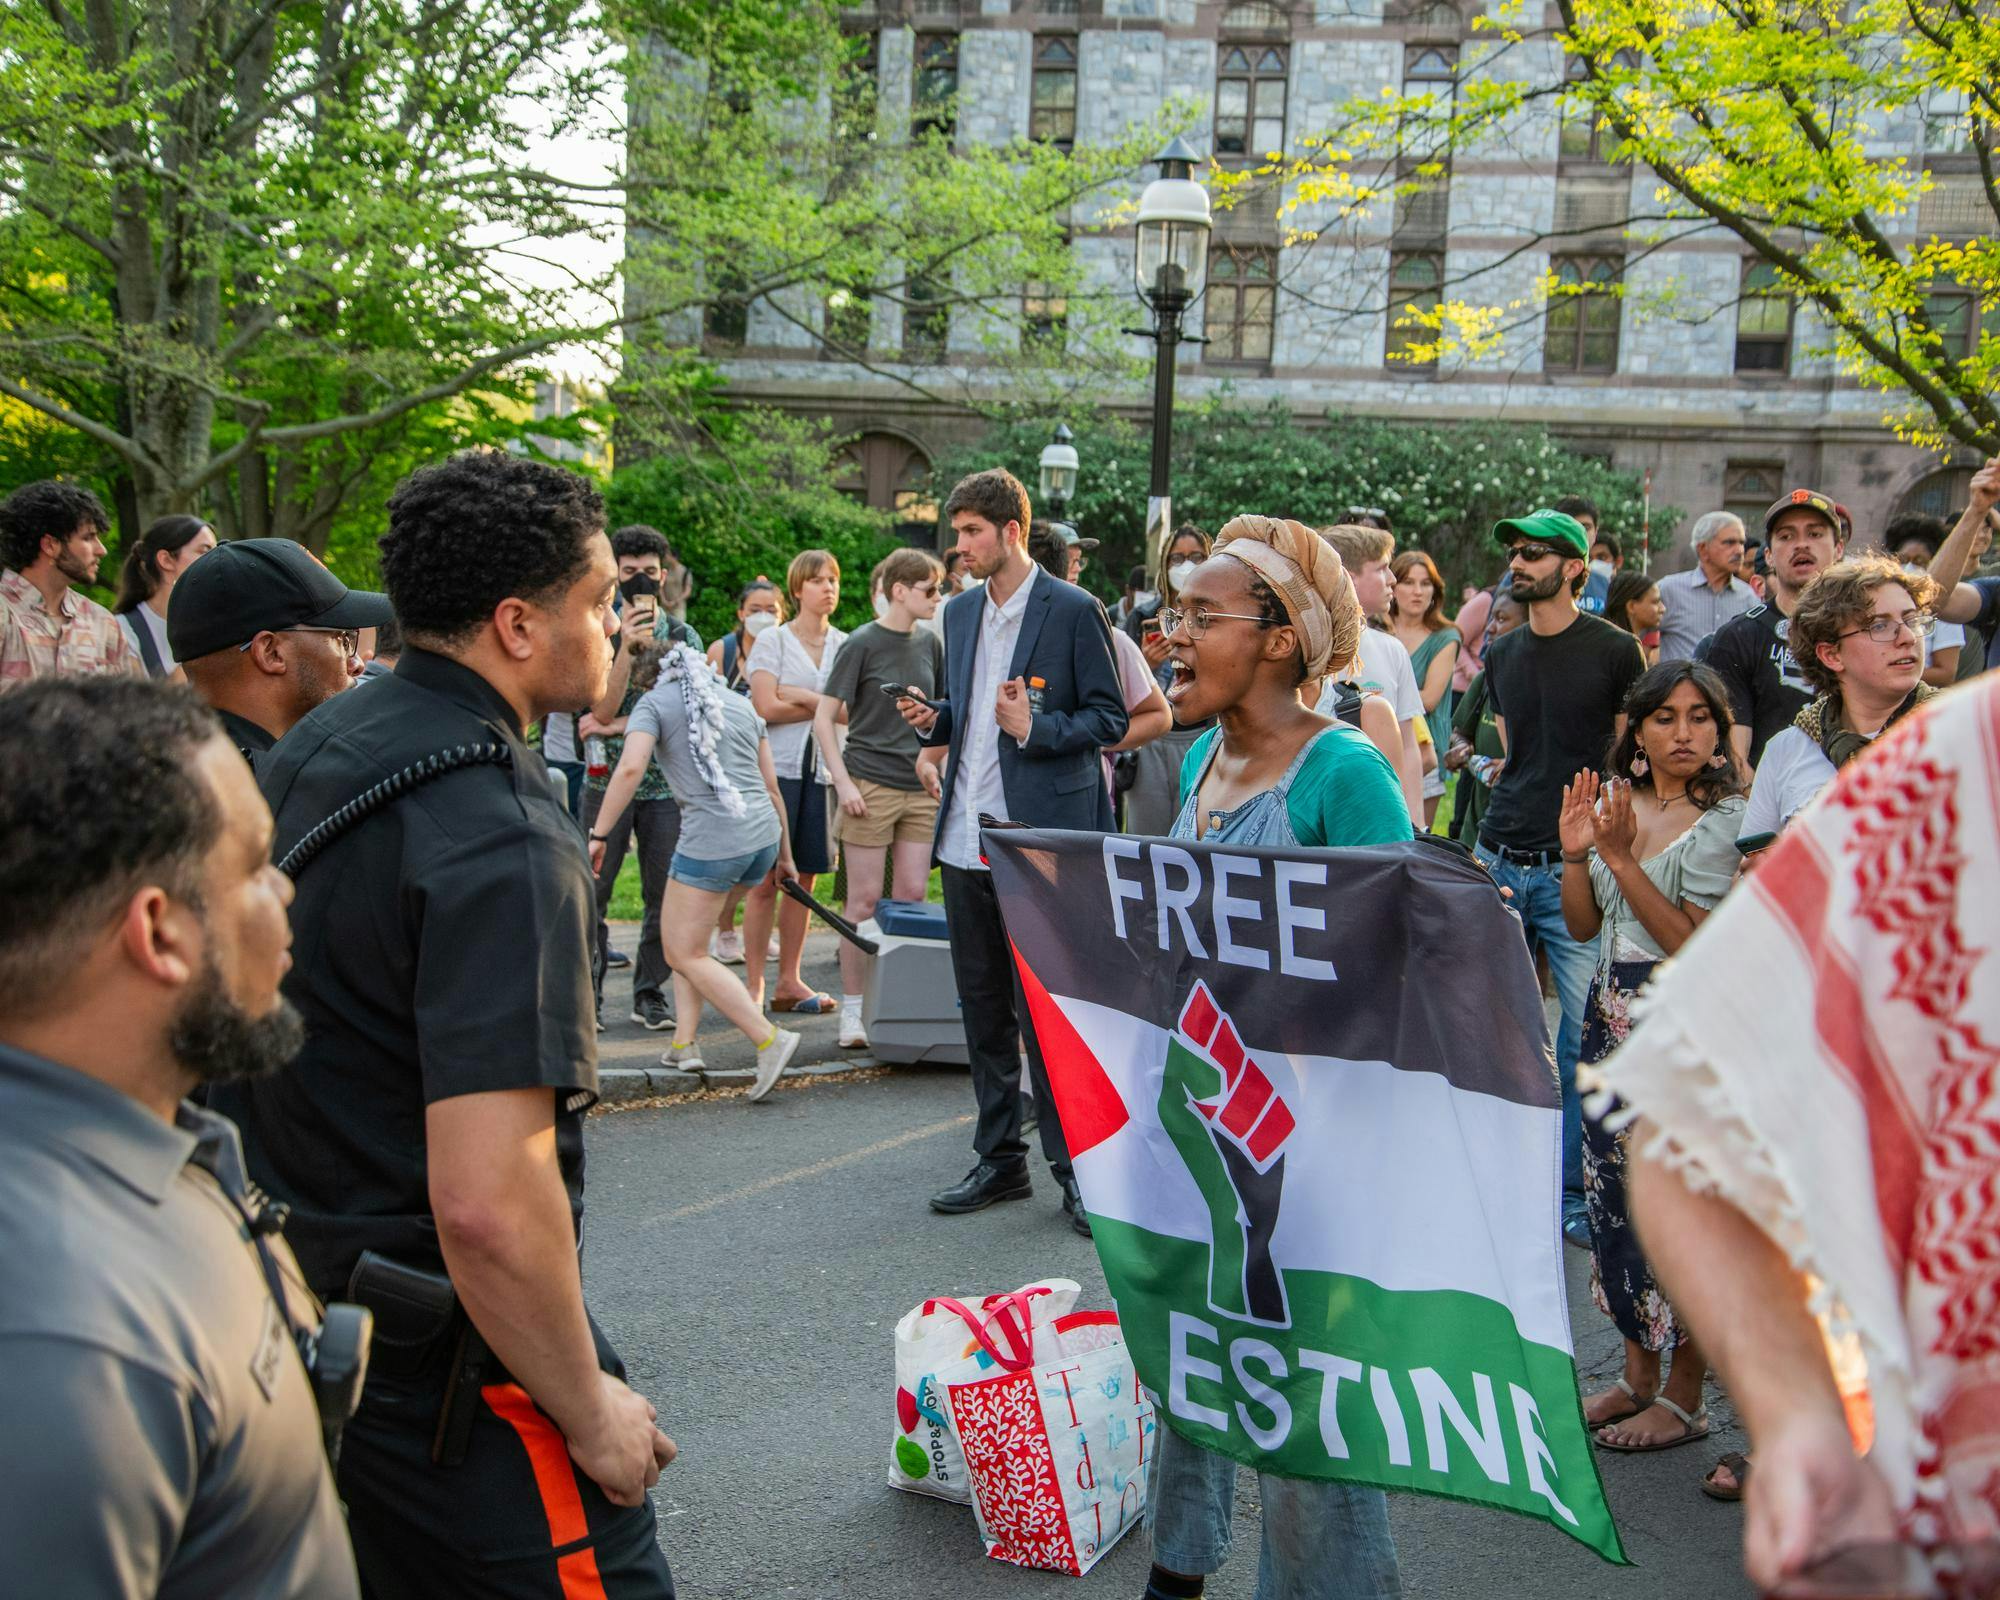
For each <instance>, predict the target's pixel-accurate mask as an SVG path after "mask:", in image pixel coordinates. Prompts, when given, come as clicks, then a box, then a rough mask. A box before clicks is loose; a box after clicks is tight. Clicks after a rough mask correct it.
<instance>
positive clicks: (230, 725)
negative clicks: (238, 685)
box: [212, 706, 278, 772]
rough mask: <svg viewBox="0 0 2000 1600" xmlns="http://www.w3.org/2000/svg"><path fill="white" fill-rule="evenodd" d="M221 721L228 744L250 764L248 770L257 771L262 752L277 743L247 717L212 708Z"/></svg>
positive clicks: (262, 755)
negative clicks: (233, 746) (234, 747)
mask: <svg viewBox="0 0 2000 1600" xmlns="http://www.w3.org/2000/svg"><path fill="white" fill-rule="evenodd" d="M212 709H213V710H214V712H215V714H216V716H217V717H219V718H221V720H222V731H223V733H224V734H225V735H226V736H227V737H228V739H229V742H230V743H231V744H233V745H235V746H236V748H237V750H238V752H239V753H240V754H241V755H242V757H243V759H244V760H245V761H247V762H249V763H250V770H251V771H252V772H255V771H256V770H257V763H258V762H259V761H261V760H262V759H263V758H264V752H265V751H266V750H268V749H270V748H271V746H272V745H274V744H276V743H277V742H278V741H277V740H276V739H274V738H273V737H272V736H271V735H270V734H269V733H268V732H266V731H265V730H264V729H263V728H261V727H259V726H258V725H257V724H256V723H254V722H252V721H251V720H250V719H249V718H248V717H239V716H238V715H237V714H236V713H235V712H233V711H224V710H223V709H222V708H221V707H220V706H215V707H213V708H212Z"/></svg>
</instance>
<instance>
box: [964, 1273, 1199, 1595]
mask: <svg viewBox="0 0 2000 1600" xmlns="http://www.w3.org/2000/svg"><path fill="white" fill-rule="evenodd" d="M1085 1318H1088V1319H1089V1322H1088V1324H1087V1325H1084V1326H1076V1325H1075V1324H1076V1323H1080V1322H1083V1321H1084V1319H1085ZM1065 1324H1070V1325H1069V1326H1065ZM1052 1331H1053V1332H1054V1333H1055V1336H1056V1341H1055V1342H1057V1343H1058V1344H1064V1345H1069V1346H1071V1347H1072V1349H1071V1350H1070V1351H1069V1352H1068V1353H1064V1354H1059V1355H1057V1356H1056V1357H1054V1359H1048V1358H1046V1357H1039V1356H1038V1358H1037V1359H1035V1360H1032V1361H1028V1362H1024V1363H1022V1364H1021V1365H1020V1366H1019V1367H1018V1368H1014V1369H1012V1370H1008V1371H1005V1372H1002V1373H1000V1374H998V1375H996V1376H994V1377H990V1378H971V1379H970V1380H969V1381H955V1379H956V1378H957V1374H949V1375H947V1376H946V1377H945V1379H944V1383H943V1387H944V1391H945V1395H946V1397H947V1407H946V1409H947V1411H948V1413H949V1415H950V1417H951V1420H952V1423H953V1425H954V1426H955V1427H956V1428H957V1430H958V1439H959V1445H960V1448H961V1449H962V1450H963V1451H964V1455H965V1464H966V1470H967V1472H968V1474H969V1475H970V1477H971V1479H972V1494H973V1500H972V1504H973V1510H974V1512H975V1513H976V1514H977V1516H978V1518H979V1534H980V1537H981V1538H982V1539H983V1540H985V1542H986V1553H987V1554H988V1555H989V1556H991V1557H992V1558H993V1559H994V1560H996V1561H1007V1562H1012V1563H1013V1564H1014V1565H1015V1566H1021V1567H1039V1568H1041V1569H1043V1570H1045V1571H1049V1572H1066V1573H1069V1574H1070V1575H1071V1576H1073V1577H1082V1576H1083V1574H1084V1573H1086V1572H1088V1571H1089V1570H1090V1569H1091V1568H1092V1567H1093V1566H1095V1565H1096V1564H1097V1562H1098V1560H1099V1558H1101V1557H1102V1556H1103V1554H1104V1552H1105V1551H1107V1550H1109V1549H1110V1548H1111V1547H1112V1546H1113V1545H1114V1544H1116V1543H1117V1542H1118V1541H1119V1539H1120V1538H1122V1537H1123V1536H1124V1534H1125V1532H1126V1530H1127V1529H1128V1528H1130V1527H1131V1526H1132V1525H1133V1524H1134V1523H1135V1522H1137V1521H1138V1520H1139V1519H1140V1518H1141V1517H1142V1516H1143V1515H1144V1514H1145V1510H1146V1473H1147V1469H1148V1468H1149V1467H1150V1465H1151V1463H1152V1460H1153V1456H1154V1453H1155V1451H1156V1450H1157V1448H1158V1443H1159V1440H1158V1432H1157V1430H1158V1423H1157V1421H1156V1420H1155V1418H1154V1416H1153V1408H1152V1406H1151V1405H1150V1404H1149V1403H1148V1402H1147V1399H1146V1393H1145V1391H1144V1390H1143V1389H1141V1388H1140V1387H1139V1379H1138V1375H1137V1374H1136V1373H1135V1372H1134V1371H1133V1370H1132V1357H1131V1353H1130V1352H1129V1351H1128V1350H1127V1349H1126V1347H1125V1343H1124V1340H1123V1339H1122V1338H1119V1337H1117V1323H1116V1321H1115V1319H1113V1318H1112V1316H1111V1314H1110V1313H1109V1312H1095V1313H1093V1312H1086V1313H1083V1314H1082V1315H1081V1316H1079V1317H1078V1318H1076V1319H1069V1318H1065V1319H1062V1320H1061V1321H1058V1322H1057V1323H1056V1324H1054V1326H1053V1329H1052Z"/></svg>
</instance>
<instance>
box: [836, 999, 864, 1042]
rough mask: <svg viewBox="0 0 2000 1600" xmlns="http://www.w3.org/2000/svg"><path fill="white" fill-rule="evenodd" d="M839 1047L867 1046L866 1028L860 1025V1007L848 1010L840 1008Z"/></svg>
mask: <svg viewBox="0 0 2000 1600" xmlns="http://www.w3.org/2000/svg"><path fill="white" fill-rule="evenodd" d="M840 1048H841V1049H843V1050H865V1049H867V1048H868V1030H867V1029H865V1028H863V1027H862V1026H861V1008H860V1007H859V1006H855V1007H854V1008H853V1009H852V1010H850V1009H849V1008H848V1007H846V1006H842V1007H841V1008H840Z"/></svg>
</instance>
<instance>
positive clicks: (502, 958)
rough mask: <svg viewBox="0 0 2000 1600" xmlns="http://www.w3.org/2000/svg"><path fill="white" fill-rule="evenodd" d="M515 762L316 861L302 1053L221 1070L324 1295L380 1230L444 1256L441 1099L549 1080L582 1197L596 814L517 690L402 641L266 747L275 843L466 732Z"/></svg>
mask: <svg viewBox="0 0 2000 1600" xmlns="http://www.w3.org/2000/svg"><path fill="white" fill-rule="evenodd" d="M494 742H502V743H505V744H507V745H509V746H511V747H512V749H513V753H514V761H513V765H512V766H511V767H506V766H475V767H468V768H464V769H462V770H459V771H455V772H450V773H447V774H446V775H444V776H443V777H440V778H437V779H435V780H433V781H431V782H429V783H425V784H423V785H421V786H420V787H418V788H416V789H414V790H412V791H411V792H410V793H409V794H408V795H406V796H405V797H404V798H402V799H400V800H397V801H395V802H394V803H393V804H390V805H388V806H385V807H384V808H383V809H382V810H380V811H378V812H376V813H375V814H374V815H373V816H371V817H369V818H368V819H367V820H365V821H363V822H361V823H359V824H358V825H357V826H355V827H354V828H353V829H352V830H351V831H349V832H347V833H345V834H343V835H341V836H340V837H339V838H338V839H336V840H335V841H334V842H333V843H332V844H331V845H329V846H328V847H327V848H326V849H325V851H324V852H323V853H321V854H320V855H319V856H318V857H317V858H315V859H314V860H313V861H312V862H310V863H309V864H308V865H306V866H305V867H304V868H302V869H301V871H300V873H299V880H298V894H297V898H296V899H295V900H294V901H293V902H292V933H293V945H292V960H293V966H292V970H291V972H290V973H289V974H288V975H287V977H286V979H285V984H284V990H285V995H286V997H287V998H288V999H290V1000H291V1002H292V1003H293V1004H294V1005H295V1006H297V1007H298V1008H299V1010H300V1012H301V1013H303V1015H304V1017H305V1023H306V1045H305V1049H304V1050H303V1051H302V1052H301V1053H300V1055H299V1057H298V1059H297V1060H296V1061H294V1062H293V1063H292V1064H291V1065H290V1066H289V1067H287V1068H285V1070H284V1071H282V1072H280V1073H277V1074H275V1075H274V1076H272V1077H269V1078H264V1079H259V1080H257V1081H256V1082H253V1083H247V1084H231V1085H227V1086H223V1087H219V1088H217V1089H216V1090H215V1091H214V1092H213V1093H212V1095H211V1097H210V1104H211V1105H212V1106H213V1107H214V1108H215V1109H216V1110H218V1111H221V1112H223V1113H225V1114H226V1115H228V1116H230V1117H232V1118H233V1119H234V1120H235V1122H236V1124H237V1126H238V1127H240V1128H241V1129H242V1130H243V1145H244V1151H245V1154H246V1155H247V1157H248V1159H249V1165H250V1174H251V1176H252V1178H254V1179H255V1180H256V1181H257V1182H258V1183H259V1184H261V1185H263V1187H264V1188H265V1189H267V1190H269V1191H270V1192H271V1193H272V1194H273V1195H275V1196H276V1197H277V1198H279V1199H281V1200H283V1201H285V1202H286V1203H287V1204H288V1205H289V1206H291V1208H292V1215H291V1220H290V1222H289V1223H287V1225H286V1228H285V1237H286V1238H287V1239H288V1240H289V1241H290V1242H291V1244H292V1247H293V1249H294V1250H295V1251H296V1253H297V1255H298V1257H299V1261H300V1264H301V1265H302V1266H303V1267H304V1269H305V1273H306V1278H307V1281H308V1282H309V1283H310V1284H311V1285H312V1287H313V1289H314V1290H315V1291H317V1292H318V1293H319V1294H320V1295H322V1296H327V1295H331V1294H335V1293H337V1292H338V1291H340V1290H341V1289H342V1287H343V1286H344V1285H345V1283H346V1281H347V1277H348V1274H349V1273H350V1272H351V1271H352V1270H353V1268H354V1262H355V1258H356V1256H358V1255H359V1254H360V1252H361V1251H363V1250H375V1251H378V1252H380V1253H381V1254H383V1255H386V1256H388V1257H390V1258H391V1259H392V1260H395V1261H399V1262H402V1263H404V1264H405V1265H408V1266H413V1267H420V1268H423V1269H425V1270H427V1271H432V1272H438V1271H442V1270H443V1265H444V1263H443V1257H442V1256H441V1255H440V1253H439V1250H438V1243H437V1223H436V1220H435V1219H434V1218H433V1217H432V1215H431V1209H430V1196H429V1190H428V1185H427V1171H428V1167H427V1160H426V1146H425V1130H424V1113H425V1108H426V1107H427V1106H429V1105H430V1104H431V1103H432V1102H434V1101H439V1100H446V1099H450V1098H452V1097H454V1096H457V1095H464V1094H484V1093H489V1092H492V1091H495V1090H507V1089H527V1088H537V1087H545V1088H547V1089H548V1090H549V1091H550V1092H551V1093H552V1094H553V1096H554V1098H555V1111H556V1152H557V1160H558V1164H559V1165H560V1168H561V1171H562V1176H563V1182H564V1185H565V1187H566V1188H567V1189H568V1191H569V1197H570V1206H571V1210H572V1213H573V1215H574V1217H575V1219H576V1221H577V1224H578V1226H579V1227H580V1226H581V1223H582V1216H583V1128H582V1114H583V1112H584V1111H585V1110H587V1109H588V1108H589V1106H590V1104H591V1103H592V1102H593V1101H594V1100H595V1099H596V1097H597V1027H596V1017H595V1010H594V1007H593V1005H592V1003H591V985H590V956H589V949H590V938H591V931H592V926H593V914H594V906H595V900H594V896H593V883H592V878H591V874H590V864H589V861H588V858H587V857H586V856H585V854H584V846H583V836H582V834H581V833H580V832H578V830H577V826H576V824H575V822H574V821H572V820H571V818H570V814H569V809H568V806H567V805H566V804H565V803H564V797H563V795H562V793H561V791H560V790H559V789H558V788H557V787H556V786H555V785H554V784H553V783H552V782H551V780H550V778H549V776H548V771H547V768H546V767H545V766H544V764H543V763H542V762H541V760H540V759H539V758H537V757H536V756H534V755H533V754H532V753H531V752H530V751H529V750H528V749H527V747H526V746H525V745H524V744H523V742H522V738H521V730H520V729H519V728H518V727H516V726H515V723H514V717H513V713H512V711H511V710H510V709H509V707H508V705H507V703H506V701H505V700H503V699H502V698H501V696H500V694H499V693H498V692H497V691H496V690H495V689H494V688H493V687H492V686H491V685H490V684H488V683H487V682H486V680H485V679H484V678H482V677H480V676H479V675H478V674H477V673H475V672H473V671H471V670H470V669H468V668H466V667H462V666H460V665H458V664H457V663H456V662H453V661H449V660H447V659H445V658H444V657H443V656H438V655H433V654H430V653H429V652H427V651H422V650H406V651H405V652H404V653H403V656H402V658H401V660H400V661H399V662H398V663H397V666H396V670H395V672H394V673H393V674H391V675H390V676H389V677H387V678H385V679H383V680H382V681H381V682H379V683H374V684H371V685H369V687H368V688H367V689H366V690H365V691H360V692H357V691H355V690H351V689H350V690H348V691H347V692H345V693H343V694H338V695H335V696H334V697H333V698H332V699H331V700H329V701H328V702H327V703H326V704H325V705H323V706H320V707H319V708H318V709H316V710H315V711H313V713H312V714H311V715H310V716H308V717H306V718H305V720H304V721H302V722H300V723H299V724H298V726H297V727H295V728H293V729H292V730H291V732H290V733H288V734H287V735H286V736H285V737H284V738H283V739H282V740H280V741H279V742H278V744H277V745H276V746H275V747H273V749H272V750H271V751H270V753H269V754H268V755H266V756H265V757H264V758H263V760H262V762H261V763H260V765H259V772H258V781H259V783H260V785H261V786H262V788H263V791H264V798H265V799H266V800H268V801H269V802H270V805H271V811H272V814H273V816H274V817H275V818H276V821H277V840H276V852H275V853H276V854H277V855H278V856H279V857H282V856H283V855H284V853H285V852H286V851H287V850H289V849H290V848H291V847H292V846H293V845H294V844H295V843H297V842H298V840H299V838H300V837H301V836H302V835H304V834H305V833H306V832H307V831H308V830H310V829H311V828H313V827H314V826H315V825H316V824H318V823H319V822H320V821H322V820H323V819H324V818H326V817H327V816H329V815H331V814H332V813H333V812H334V811H336V810H338V809H339V808H340V807H341V806H342V805H344V804H346V802H348V801H349V800H352V799H353V798H354V797H355V796H356V795H358V794H360V793H361V792H362V791H363V790H365V789H367V788H369V787H370V786H371V785H373V784H375V783H378V782H380V781H381V780H382V779H383V778H385V777H387V776H389V775H390V774H391V773H393V772H396V771H399V770H401V769H402V768H404V767H406V766H408V765H410V764H411V763H413V762H416V761H420V760H422V759H423V758H425V757H426V756H430V755H433V754H435V753H437V752H438V751H441V750H447V749H450V748H451V747H453V746H456V745H470V744H485V743H494Z"/></svg>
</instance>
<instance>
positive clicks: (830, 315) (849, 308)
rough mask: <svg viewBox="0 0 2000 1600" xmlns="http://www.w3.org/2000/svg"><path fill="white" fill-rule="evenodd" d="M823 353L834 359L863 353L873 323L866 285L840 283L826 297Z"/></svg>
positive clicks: (839, 359)
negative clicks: (861, 286)
mask: <svg viewBox="0 0 2000 1600" xmlns="http://www.w3.org/2000/svg"><path fill="white" fill-rule="evenodd" d="M824 309H825V313H826V341H825V342H826V353H827V355H829V356H830V357H832V358H833V359H834V360H836V361H842V360H845V359H847V358H848V357H849V356H851V355H862V354H865V353H866V352H867V349H868V335H869V331H870V329H871V327H872V326H873V323H874V318H873V310H874V307H873V306H872V305H871V304H870V302H869V296H868V291H867V290H866V289H858V288H850V287H846V286H843V287H841V288H838V289H835V290H834V291H833V292H832V293H831V294H829V295H828V296H827V297H826V305H825V308H824Z"/></svg>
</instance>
